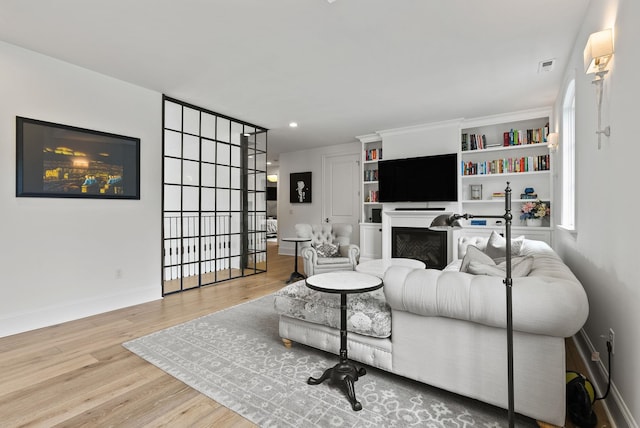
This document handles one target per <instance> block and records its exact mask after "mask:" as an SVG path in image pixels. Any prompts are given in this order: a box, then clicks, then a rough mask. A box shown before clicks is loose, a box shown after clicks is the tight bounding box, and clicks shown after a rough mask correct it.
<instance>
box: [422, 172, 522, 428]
mask: <svg viewBox="0 0 640 428" xmlns="http://www.w3.org/2000/svg"><path fill="white" fill-rule="evenodd" d="M504 192H505V195H504V196H505V197H504V214H503V215H474V214H453V215H447V214H443V215H441V216H438V217H436V218H435V219H434V220H433V222H432V223H431V228H433V229H441V230H442V229H446V228H449V229H450V228H451V227H457V228H460V227H462V226H461V225H460V223H459V222H458V220H460V219H461V218H463V219H465V220H468V219H470V218H475V217H479V218H500V219H502V220H504V221H505V240H506V241H507V243H506V254H505V257H506V271H505V278H504V280H503V282H504V285H505V289H506V301H507V302H506V303H507V382H508V389H507V391H508V396H507V399H508V406H509V407H508V418H509V419H508V420H509V428H513V427H514V424H515V410H514V407H515V406H514V401H515V400H514V386H513V385H514V381H513V299H512V294H511V292H512V287H513V279H512V278H511V221H512V220H513V215H512V214H511V186H510V185H509V182H508V181H507V187H506V189H504Z"/></svg>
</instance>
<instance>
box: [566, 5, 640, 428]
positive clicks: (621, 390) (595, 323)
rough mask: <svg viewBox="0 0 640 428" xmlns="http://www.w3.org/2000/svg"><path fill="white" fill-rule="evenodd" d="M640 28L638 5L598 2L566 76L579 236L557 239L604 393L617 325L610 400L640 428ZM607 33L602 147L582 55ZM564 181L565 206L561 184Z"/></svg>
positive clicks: (622, 421)
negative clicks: (579, 289) (578, 291)
mask: <svg viewBox="0 0 640 428" xmlns="http://www.w3.org/2000/svg"><path fill="white" fill-rule="evenodd" d="M639 23H640V3H639V2H638V1H637V0H618V1H616V0H597V1H591V3H590V6H589V10H588V12H587V15H586V17H585V20H584V23H583V26H582V28H581V31H580V33H579V34H578V37H577V39H576V45H575V47H574V49H573V60H572V62H571V64H570V66H569V68H568V70H566V71H565V79H566V80H567V81H568V80H570V78H571V76H573V75H575V78H576V201H577V205H576V223H577V233H576V234H575V235H573V234H570V233H568V232H566V231H563V230H558V231H557V232H556V235H555V237H554V242H555V246H556V249H557V251H558V253H559V254H560V255H561V257H562V258H563V259H564V260H565V262H566V263H567V264H568V265H569V267H570V268H571V270H572V271H573V272H574V273H575V274H576V276H577V277H578V278H579V279H580V281H581V282H582V284H583V285H584V287H585V289H586V291H587V295H588V297H589V306H590V313H589V319H588V320H587V323H586V324H585V326H584V332H585V333H586V337H587V341H588V343H589V342H590V346H592V350H593V349H595V350H597V351H599V352H600V356H601V357H602V359H603V360H604V364H602V363H591V369H592V370H593V371H594V373H596V374H597V373H598V372H600V374H601V375H600V376H599V380H600V382H598V383H599V385H600V386H601V388H602V389H601V393H603V392H604V389H605V388H606V378H605V377H604V376H602V374H603V373H602V371H603V369H604V368H605V367H606V355H607V350H606V339H605V338H603V337H601V336H603V335H606V334H607V333H608V330H609V328H613V329H614V331H615V334H616V336H615V355H614V356H613V357H612V360H613V367H614V368H613V371H612V374H613V387H612V391H611V393H610V394H611V395H610V398H608V399H607V403H609V404H610V407H611V408H612V410H613V412H614V415H613V416H614V417H615V418H616V420H617V421H618V423H619V426H638V425H637V424H638V421H640V364H638V356H639V355H640V328H639V326H640V310H639V308H640V281H639V279H638V278H639V272H638V250H637V243H638V242H640V232H639V229H638V227H636V226H634V224H635V222H636V220H637V213H638V207H639V206H640V204H639V203H638V198H637V197H636V194H637V182H638V179H637V174H638V171H637V167H636V165H635V164H636V163H637V161H638V159H640V144H639V142H638V118H640V104H639V103H638V101H639V96H640V90H639V89H640V83H639V81H638V73H637V70H638V69H640V50H639V49H638V41H639V40H640V26H639V25H638V24H639ZM606 28H614V39H615V41H614V44H615V55H614V58H613V60H612V63H611V69H610V72H609V74H607V76H606V80H605V85H604V98H603V103H602V105H603V110H602V111H603V121H602V122H603V126H605V125H611V137H609V138H607V137H603V139H602V149H600V150H598V147H597V137H596V134H595V130H596V126H597V122H596V120H597V119H596V111H597V110H596V96H595V93H596V92H595V87H594V85H593V84H591V80H593V76H587V75H585V74H584V69H583V59H582V52H583V49H584V46H585V44H586V42H587V39H588V37H589V34H591V33H593V32H596V31H600V30H604V29H606ZM563 95H564V90H562V91H561V92H560V93H559V94H558V100H557V103H556V108H555V114H556V119H557V123H558V124H559V127H558V129H562V128H561V112H562V97H563ZM560 144H562V141H561V142H560ZM558 153H559V154H561V150H560V151H559V152H558ZM559 157H560V156H559ZM558 164H560V159H558ZM556 183H557V188H556V195H558V197H557V198H556V200H558V201H559V200H560V198H559V196H560V195H561V182H560V180H557V181H556ZM557 205H558V206H559V204H557ZM555 214H556V215H558V214H559V213H558V212H556V213H555ZM559 219H560V217H557V218H556V220H559ZM612 404H613V405H612Z"/></svg>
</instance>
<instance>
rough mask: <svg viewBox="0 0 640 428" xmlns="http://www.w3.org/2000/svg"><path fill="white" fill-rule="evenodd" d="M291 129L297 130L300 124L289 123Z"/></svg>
mask: <svg viewBox="0 0 640 428" xmlns="http://www.w3.org/2000/svg"><path fill="white" fill-rule="evenodd" d="M289 127H290V128H297V127H298V123H297V122H291V123H289Z"/></svg>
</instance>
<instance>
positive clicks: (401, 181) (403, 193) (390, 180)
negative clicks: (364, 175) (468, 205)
mask: <svg viewBox="0 0 640 428" xmlns="http://www.w3.org/2000/svg"><path fill="white" fill-rule="evenodd" d="M457 172H458V156H457V154H456V153H449V154H443V155H435V156H423V157H416V158H405V159H391V160H381V161H380V162H378V185H379V195H378V196H379V200H380V202H453V201H457V200H458V173H457Z"/></svg>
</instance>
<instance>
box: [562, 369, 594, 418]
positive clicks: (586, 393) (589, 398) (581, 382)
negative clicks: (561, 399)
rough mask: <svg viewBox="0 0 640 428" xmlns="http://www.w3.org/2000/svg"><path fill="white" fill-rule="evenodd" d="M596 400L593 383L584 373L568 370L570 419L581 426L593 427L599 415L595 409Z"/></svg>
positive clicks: (568, 412) (568, 409) (568, 408)
mask: <svg viewBox="0 0 640 428" xmlns="http://www.w3.org/2000/svg"><path fill="white" fill-rule="evenodd" d="M595 400H596V393H595V389H594V388H593V384H592V383H591V382H590V381H589V379H587V378H586V377H585V376H584V375H582V374H580V373H578V372H574V371H568V372H567V414H568V415H569V419H571V422H573V423H574V424H575V425H576V426H578V427H580V428H593V427H595V426H596V424H597V423H598V417H597V416H596V414H595V412H594V411H593V403H594V402H595Z"/></svg>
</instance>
